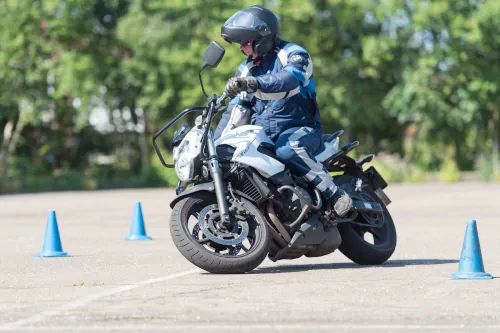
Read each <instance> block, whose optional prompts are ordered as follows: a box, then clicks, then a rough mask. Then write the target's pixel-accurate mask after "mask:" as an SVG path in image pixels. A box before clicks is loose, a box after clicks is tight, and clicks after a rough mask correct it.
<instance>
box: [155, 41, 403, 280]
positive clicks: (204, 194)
mask: <svg viewBox="0 0 500 333" xmlns="http://www.w3.org/2000/svg"><path fill="white" fill-rule="evenodd" d="M224 53H225V50H224V48H223V47H222V46H221V45H220V44H218V43H217V42H215V41H213V42H211V43H210V44H209V46H208V47H207V49H206V50H205V53H204V54H203V60H204V65H203V67H202V68H201V70H200V72H199V80H200V85H201V88H202V91H203V93H204V94H205V96H207V97H208V95H207V94H206V92H205V89H204V87H203V81H202V75H201V74H202V71H203V70H204V69H205V68H207V67H212V68H215V67H217V65H218V64H219V62H220V61H221V59H222V57H223V56H224ZM227 99H228V96H227V95H226V94H225V93H223V94H222V95H221V96H217V95H215V94H213V95H212V96H210V97H209V98H208V105H207V106H194V107H191V108H188V109H185V110H184V111H182V112H181V113H179V114H178V115H177V116H176V117H174V118H173V119H172V120H171V121H169V122H168V123H167V124H166V125H165V126H163V127H162V128H161V129H160V130H159V131H158V132H156V133H155V135H154V137H153V147H154V149H155V152H156V154H157V155H158V157H159V159H160V161H161V163H162V164H163V165H164V166H165V167H168V168H175V171H176V174H177V176H178V178H179V183H178V185H177V188H176V194H177V196H176V197H175V198H174V200H173V201H172V202H171V203H170V206H171V207H172V209H173V210H172V215H171V222H170V232H171V236H172V239H173V242H174V244H175V246H176V247H177V249H178V250H179V251H180V252H181V254H182V255H183V256H184V257H185V258H186V259H187V260H189V261H190V262H191V263H193V264H194V265H196V266H198V267H200V268H202V269H204V270H206V271H208V272H211V273H245V272H249V271H251V270H253V269H254V268H256V267H257V266H259V265H260V264H261V263H262V261H263V260H264V259H265V258H266V256H268V257H269V259H271V260H272V261H277V260H283V259H295V258H299V257H301V256H303V255H305V256H306V257H318V256H324V255H327V254H330V253H332V252H334V251H335V250H336V249H339V250H340V251H341V252H342V253H343V254H344V255H345V256H347V257H348V258H349V259H351V260H352V261H354V262H355V263H357V264H360V265H378V264H382V263H384V262H385V261H386V260H387V259H389V257H390V256H391V255H392V253H393V252H394V249H395V247H396V229H395V227H394V223H393V220H392V218H391V215H390V214H389V211H388V210H387V207H386V206H387V205H388V204H389V203H390V202H391V201H390V199H389V198H388V197H387V195H386V194H385V193H384V191H383V190H384V189H385V188H386V187H387V182H386V181H385V180H384V179H383V177H382V176H381V175H380V174H379V173H378V172H377V170H376V169H375V168H374V167H373V166H370V167H369V168H367V169H366V170H363V165H364V164H366V163H368V162H370V161H372V159H373V158H374V155H373V154H371V155H368V156H366V157H364V158H363V159H361V160H359V161H355V160H354V159H352V158H351V157H349V156H347V154H348V153H349V152H350V151H351V150H352V149H354V148H355V147H356V146H358V145H359V142H358V141H354V142H352V143H350V144H347V145H345V146H343V147H341V148H340V149H339V136H340V135H341V134H342V133H343V131H342V130H340V131H337V132H335V133H333V134H327V135H323V141H324V149H323V150H322V151H321V152H320V153H319V154H317V155H316V156H315V157H316V159H317V160H318V161H319V162H321V163H323V165H324V166H325V167H326V169H327V170H328V171H330V172H336V173H337V175H335V176H333V178H334V182H335V184H336V185H337V186H339V187H341V188H342V189H344V190H345V191H346V192H347V193H348V194H349V195H350V196H351V198H352V199H353V208H352V210H351V211H350V212H349V213H348V214H347V215H346V216H343V217H339V216H336V214H334V213H332V212H331V211H330V210H327V209H326V207H327V204H326V203H325V202H323V199H322V197H321V195H320V193H319V191H318V190H317V189H314V188H311V187H310V185H309V184H307V183H306V182H305V181H304V180H303V179H301V178H300V177H296V176H294V175H293V174H291V173H290V171H289V170H288V169H287V168H286V167H285V165H284V164H283V163H282V161H280V160H279V159H278V158H277V157H276V155H275V152H274V145H273V142H272V141H271V140H270V139H269V138H268V137H267V136H266V134H265V132H264V130H263V129H262V127H260V126H254V125H243V126H239V127H236V128H234V129H232V130H230V131H228V132H227V133H225V134H224V135H223V136H222V137H220V138H218V139H217V140H214V138H213V133H212V130H211V124H212V121H213V119H214V116H215V115H216V113H217V112H219V111H221V110H223V109H224V108H225V101H226V100H227ZM192 112H200V113H201V115H199V116H198V117H197V118H196V121H195V125H194V126H193V127H192V128H191V127H189V126H188V125H187V124H186V123H184V124H182V126H181V127H180V128H179V129H178V130H177V131H175V133H174V136H173V140H172V147H173V152H174V154H173V155H174V164H168V163H166V162H165V159H164V157H163V155H162V153H161V150H160V148H159V146H158V142H157V140H158V138H159V137H160V136H161V135H162V134H163V133H164V132H165V131H166V130H167V129H168V128H170V127H171V126H172V125H173V124H174V123H176V122H177V121H178V120H179V119H181V118H182V117H184V116H185V115H187V114H189V113H192Z"/></svg>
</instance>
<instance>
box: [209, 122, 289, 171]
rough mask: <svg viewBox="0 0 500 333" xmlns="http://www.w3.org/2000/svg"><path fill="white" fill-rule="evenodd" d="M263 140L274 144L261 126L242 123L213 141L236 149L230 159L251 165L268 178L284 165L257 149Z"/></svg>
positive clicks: (282, 168) (282, 169) (283, 168)
mask: <svg viewBox="0 0 500 333" xmlns="http://www.w3.org/2000/svg"><path fill="white" fill-rule="evenodd" d="M263 142H267V143H269V144H271V145H273V146H274V143H273V142H272V141H271V139H269V138H268V137H267V135H266V133H265V132H264V129H263V128H262V127H260V126H255V125H243V126H239V127H236V128H234V129H232V130H230V131H228V132H227V133H225V135H224V136H223V137H221V138H219V139H218V140H217V141H215V145H216V146H218V145H222V144H224V145H229V146H232V147H234V148H235V149H236V150H235V152H234V155H233V158H232V159H231V161H233V162H238V163H241V164H245V165H248V166H251V167H252V168H254V169H256V170H257V171H258V172H259V173H260V174H261V175H262V176H264V177H266V178H269V177H272V176H274V175H276V174H278V173H280V172H282V171H284V170H285V165H284V164H283V163H281V162H280V161H278V160H276V159H274V158H272V157H270V156H268V155H266V154H263V153H261V152H259V151H258V150H257V148H258V147H259V146H260V144H261V143H263Z"/></svg>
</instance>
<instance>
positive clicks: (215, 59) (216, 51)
mask: <svg viewBox="0 0 500 333" xmlns="http://www.w3.org/2000/svg"><path fill="white" fill-rule="evenodd" d="M225 52H226V50H224V48H223V47H222V45H220V44H219V43H217V42H216V41H213V42H211V43H210V44H209V45H208V47H207V49H206V50H205V53H203V61H204V62H205V64H204V65H203V67H207V66H210V67H217V65H218V64H219V62H220V61H221V60H222V57H224V53H225Z"/></svg>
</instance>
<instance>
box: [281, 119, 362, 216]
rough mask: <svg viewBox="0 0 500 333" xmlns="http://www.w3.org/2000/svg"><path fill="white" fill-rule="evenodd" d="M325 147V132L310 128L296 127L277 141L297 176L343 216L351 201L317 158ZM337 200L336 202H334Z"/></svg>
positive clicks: (286, 161)
mask: <svg viewBox="0 0 500 333" xmlns="http://www.w3.org/2000/svg"><path fill="white" fill-rule="evenodd" d="M320 146H321V133H319V132H318V131H316V130H314V129H312V128H310V127H294V128H290V129H288V130H286V131H284V132H283V133H281V134H280V135H279V137H278V139H277V140H276V142H275V149H276V155H277V156H278V158H279V159H280V160H281V161H283V162H284V163H285V165H286V166H287V167H288V168H289V169H290V171H292V172H293V173H294V174H295V175H297V176H302V177H304V178H305V179H306V180H307V181H308V182H310V183H312V185H314V186H315V187H316V188H317V189H318V190H319V191H320V192H321V194H322V196H323V199H324V200H325V202H327V203H328V202H332V205H334V210H335V212H336V213H337V214H338V215H340V216H343V215H345V214H346V213H347V212H348V211H349V210H350V208H351V206H352V201H351V198H350V197H349V196H348V195H347V194H346V193H345V192H344V191H342V190H339V189H338V188H337V186H336V185H335V183H334V182H333V179H332V177H331V176H330V174H329V173H328V171H327V170H326V169H325V167H324V166H323V165H322V164H321V163H319V162H318V161H316V159H315V158H314V155H315V154H316V153H318V149H319V148H320ZM332 198H333V200H331V199H332Z"/></svg>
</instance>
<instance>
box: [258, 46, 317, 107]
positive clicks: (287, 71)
mask: <svg viewBox="0 0 500 333" xmlns="http://www.w3.org/2000/svg"><path fill="white" fill-rule="evenodd" d="M312 67H313V66H312V61H311V57H310V56H309V54H308V53H306V52H303V51H297V52H292V53H291V54H289V55H288V61H287V65H286V66H285V67H284V68H283V69H282V70H280V71H278V72H275V73H268V74H264V75H260V76H257V77H256V79H257V81H258V83H259V89H257V91H256V92H255V93H254V95H255V97H257V98H259V99H265V100H272V99H282V98H286V97H289V96H293V95H296V94H298V93H299V90H300V86H301V85H302V86H307V84H308V83H309V79H310V78H311V76H312Z"/></svg>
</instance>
